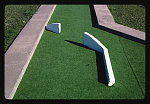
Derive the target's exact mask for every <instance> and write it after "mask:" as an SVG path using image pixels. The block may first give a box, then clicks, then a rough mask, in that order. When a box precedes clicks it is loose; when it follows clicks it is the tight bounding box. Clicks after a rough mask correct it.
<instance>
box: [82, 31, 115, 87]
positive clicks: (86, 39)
mask: <svg viewBox="0 0 150 104" xmlns="http://www.w3.org/2000/svg"><path fill="white" fill-rule="evenodd" d="M83 44H84V45H85V46H87V47H89V48H92V49H94V50H96V51H98V52H101V53H103V59H104V65H105V71H106V75H107V81H108V86H112V85H113V84H114V83H115V77H114V73H113V70H112V66H111V62H110V58H109V53H108V49H107V48H106V47H105V46H104V45H103V44H102V43H101V42H100V41H99V40H97V39H96V38H95V37H94V36H92V35H91V34H89V33H87V32H84V35H83Z"/></svg>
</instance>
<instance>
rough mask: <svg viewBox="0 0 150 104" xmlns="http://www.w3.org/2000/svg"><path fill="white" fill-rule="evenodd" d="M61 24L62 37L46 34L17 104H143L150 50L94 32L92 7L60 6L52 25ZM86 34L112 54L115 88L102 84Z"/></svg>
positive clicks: (125, 40) (30, 66) (138, 44)
mask: <svg viewBox="0 0 150 104" xmlns="http://www.w3.org/2000/svg"><path fill="white" fill-rule="evenodd" d="M57 22H59V23H61V26H62V31H61V33H60V34H55V33H52V32H50V31H47V30H45V31H44V33H43V35H42V37H41V40H40V42H39V44H38V46H37V49H36V51H35V53H34V55H33V57H32V60H31V61H30V64H29V66H28V68H27V70H26V72H25V74H24V77H23V79H22V81H21V83H20V85H19V87H18V89H17V91H16V94H15V96H14V99H144V96H145V45H143V44H140V43H137V42H134V41H131V40H128V39H125V38H122V37H119V36H117V35H114V34H111V33H108V32H105V31H102V30H100V29H96V28H93V27H92V22H91V16H90V9H89V6H88V5H57V7H56V9H55V11H54V13H53V15H52V17H51V20H50V21H49V23H57ZM85 31H86V32H88V33H90V34H92V35H93V36H94V37H96V38H97V39H98V40H99V41H101V42H102V43H103V44H104V45H105V46H106V47H107V48H108V51H109V55H110V60H111V64H112V69H113V72H114V76H115V79H116V83H115V84H114V86H112V87H108V86H107V85H105V84H104V83H100V82H98V74H97V73H98V72H97V63H96V57H97V56H96V52H95V51H93V50H89V49H87V48H84V47H81V46H82V43H83V33H84V32H85ZM69 41H70V42H69Z"/></svg>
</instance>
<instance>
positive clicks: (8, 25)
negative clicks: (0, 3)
mask: <svg viewBox="0 0 150 104" xmlns="http://www.w3.org/2000/svg"><path fill="white" fill-rule="evenodd" d="M38 7H39V5H6V6H5V35H4V39H5V40H4V42H5V45H4V51H6V50H7V48H8V47H9V45H10V44H11V43H12V41H13V40H14V39H15V37H16V36H17V35H18V34H19V32H20V31H21V29H22V28H23V27H24V25H25V24H26V23H27V22H28V20H29V19H30V18H31V17H32V15H33V14H34V13H35V12H36V11H37V9H38Z"/></svg>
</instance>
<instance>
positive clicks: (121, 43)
mask: <svg viewBox="0 0 150 104" xmlns="http://www.w3.org/2000/svg"><path fill="white" fill-rule="evenodd" d="M119 42H120V44H121V46H122V43H121V41H120V39H119ZM122 49H123V52H124V53H125V51H124V47H123V46H122ZM125 57H126V59H127V61H128V63H129V66H130V68H131V70H132V72H133V75H134V77H135V79H136V81H137V83H138V85H139V87H140V90H141V92H142V95H143V96H144V91H143V89H142V87H141V85H140V82H139V80H138V78H137V76H136V74H135V73H134V70H133V68H132V66H131V64H130V62H129V60H128V57H127V55H126V54H125Z"/></svg>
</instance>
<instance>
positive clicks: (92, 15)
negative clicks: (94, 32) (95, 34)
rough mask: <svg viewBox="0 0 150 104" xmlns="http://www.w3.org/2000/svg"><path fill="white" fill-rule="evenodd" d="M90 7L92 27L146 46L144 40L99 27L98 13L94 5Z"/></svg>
mask: <svg viewBox="0 0 150 104" xmlns="http://www.w3.org/2000/svg"><path fill="white" fill-rule="evenodd" d="M89 7H90V14H91V20H92V27H95V28H99V29H102V30H104V31H107V32H110V33H112V34H115V35H118V36H121V37H123V38H127V39H129V40H132V41H136V42H139V43H142V44H145V41H144V40H142V39H139V38H136V37H133V36H131V35H128V34H125V33H122V32H119V31H116V30H113V29H110V28H107V27H105V26H102V25H99V24H98V20H97V16H96V13H95V9H94V5H93V4H90V5H89Z"/></svg>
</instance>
